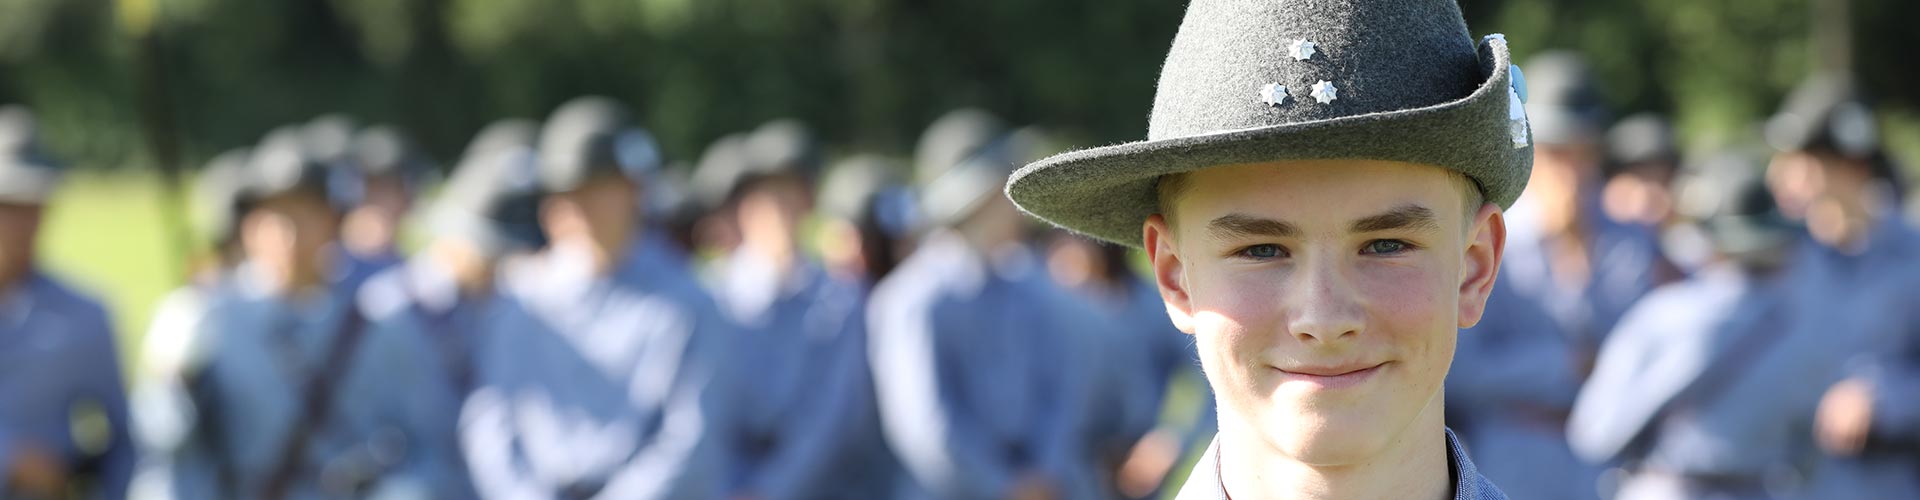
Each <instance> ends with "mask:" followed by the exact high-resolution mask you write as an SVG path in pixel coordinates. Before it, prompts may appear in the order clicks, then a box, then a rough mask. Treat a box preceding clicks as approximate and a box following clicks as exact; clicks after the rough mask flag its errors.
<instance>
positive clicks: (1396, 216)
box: [1349, 204, 1440, 233]
mask: <svg viewBox="0 0 1920 500" xmlns="http://www.w3.org/2000/svg"><path fill="white" fill-rule="evenodd" d="M1439 228H1440V223H1439V220H1438V219H1436V218H1435V217H1434V216H1433V210H1430V209H1428V208H1427V207H1423V206H1420V205H1413V204H1407V205H1401V206H1398V207H1394V208H1393V209H1392V210H1388V211H1386V212H1384V213H1381V214H1379V215H1373V216H1368V217H1366V218H1362V219H1360V220H1356V221H1353V227H1352V229H1349V231H1351V232H1355V233H1371V232H1375V231H1389V230H1394V229H1439Z"/></svg>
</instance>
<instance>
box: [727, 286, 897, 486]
mask: <svg viewBox="0 0 1920 500" xmlns="http://www.w3.org/2000/svg"><path fill="white" fill-rule="evenodd" d="M719 270H720V274H719V276H720V280H719V283H718V284H719V287H718V288H716V289H715V292H716V293H715V299H717V300H718V301H719V303H720V305H721V309H722V310H723V311H725V312H726V313H727V314H728V315H729V316H730V317H731V318H733V320H734V322H735V323H737V324H739V325H740V327H741V340H740V341H739V342H735V343H734V344H733V345H734V346H735V347H736V348H737V350H736V352H734V353H732V355H731V356H729V357H730V359H733V360H735V362H734V363H733V364H732V365H730V366H729V367H728V369H727V370H726V372H725V373H726V375H727V378H728V380H729V386H728V387H729V388H728V391H729V393H730V394H728V400H729V402H730V403H729V407H730V408H731V409H732V411H730V412H728V415H729V416H731V417H732V420H731V421H729V422H726V423H725V425H724V427H722V426H720V425H716V427H717V428H716V429H715V432H716V435H717V439H718V440H719V441H720V442H721V443H722V446H723V447H725V449H726V452H727V456H728V458H729V459H728V473H729V475H730V476H731V477H730V479H731V481H730V486H731V489H732V490H733V491H734V492H736V493H747V494H752V495H755V496H756V497H758V498H765V499H778V498H884V497H886V496H887V495H890V494H892V493H893V488H894V479H895V474H893V473H892V468H891V467H889V465H890V460H891V459H890V457H888V455H887V450H886V443H885V442H884V441H883V438H882V436H881V434H880V431H879V414H878V410H877V409H876V408H875V406H874V401H873V382H872V377H871V373H870V372H869V371H868V368H867V356H866V347H867V346H866V323H865V312H866V308H865V299H866V297H865V294H864V293H863V292H862V291H861V290H860V287H859V286H858V285H855V284H853V283H848V282H843V281H840V280H837V279H834V278H833V277H831V276H828V275H827V273H826V272H825V271H824V270H822V269H821V268H820V267H819V266H817V265H815V264H813V263H811V262H801V263H799V264H798V265H797V266H796V267H795V268H794V269H793V270H792V271H791V272H788V273H779V272H776V271H775V270H774V269H773V268H772V266H771V265H770V264H769V263H767V261H766V260H765V259H763V258H760V257H758V256H756V255H754V254H752V253H749V252H745V251H737V252H735V253H734V254H733V255H731V256H728V257H727V258H726V259H725V260H724V261H723V262H722V263H721V264H720V265H719Z"/></svg>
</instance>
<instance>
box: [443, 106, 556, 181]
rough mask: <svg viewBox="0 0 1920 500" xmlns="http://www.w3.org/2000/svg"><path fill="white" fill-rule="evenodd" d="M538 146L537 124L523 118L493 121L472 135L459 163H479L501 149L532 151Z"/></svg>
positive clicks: (456, 168)
mask: <svg viewBox="0 0 1920 500" xmlns="http://www.w3.org/2000/svg"><path fill="white" fill-rule="evenodd" d="M539 145H540V124H539V123H535V122H534V121H533V120H528V119H524V118H505V119H500V120H495V121H494V122H493V123H489V124H487V126H486V127H482V128H481V129H480V131H479V132H476V133H474V134H473V140H471V141H469V142H467V149H465V150H463V151H461V153H460V163H461V164H465V163H467V162H472V161H480V160H481V159H483V158H486V157H487V155H488V154H489V153H493V152H495V151H500V150H503V149H512V148H526V149H533V148H535V147H539ZM459 169H460V167H459V166H455V167H454V170H459Z"/></svg>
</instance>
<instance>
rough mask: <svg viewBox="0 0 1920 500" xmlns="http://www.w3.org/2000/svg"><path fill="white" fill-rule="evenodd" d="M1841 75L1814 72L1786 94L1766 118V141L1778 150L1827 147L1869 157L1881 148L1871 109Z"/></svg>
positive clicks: (1826, 148)
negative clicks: (1776, 109)
mask: <svg viewBox="0 0 1920 500" xmlns="http://www.w3.org/2000/svg"><path fill="white" fill-rule="evenodd" d="M1853 85H1854V84H1853V80H1852V79H1851V78H1848V77H1846V76H1843V75H1835V74H1817V75H1814V76H1812V77H1809V78H1807V80H1806V81H1804V82H1801V83H1800V86H1799V87H1796V88H1794V90H1793V93H1791V94H1789V95H1788V96H1787V101H1786V103H1785V104H1784V105H1782V106H1781V107H1780V112H1779V113H1778V114H1775V115H1773V117H1772V118H1770V119H1768V120H1767V124H1766V136H1767V143H1768V144H1771V145H1772V146H1773V147H1774V148H1775V149H1778V150H1781V151H1809V150H1827V151H1832V152H1835V153H1839V154H1840V155H1842V156H1846V157H1849V158H1855V159H1862V160H1864V159H1868V158H1871V157H1873V156H1874V154H1875V153H1877V152H1878V151H1879V150H1880V134H1879V131H1878V129H1877V127H1876V126H1875V125H1874V121H1873V111H1872V109H1871V108H1869V107H1868V106H1867V103H1866V102H1865V99H1864V98H1863V97H1862V96H1861V95H1860V93H1859V92H1858V90H1857V89H1855V88H1854V86H1853Z"/></svg>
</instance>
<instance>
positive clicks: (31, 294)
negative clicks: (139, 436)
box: [0, 270, 134, 498]
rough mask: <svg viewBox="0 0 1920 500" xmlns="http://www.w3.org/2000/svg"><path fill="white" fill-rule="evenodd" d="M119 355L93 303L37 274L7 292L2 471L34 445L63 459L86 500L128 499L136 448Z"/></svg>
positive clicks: (0, 339) (0, 381)
mask: <svg viewBox="0 0 1920 500" xmlns="http://www.w3.org/2000/svg"><path fill="white" fill-rule="evenodd" d="M118 357H119V352H118V351H117V350H115V348H114V337H113V328H112V324H111V323H110V322H109V321H108V319H107V313H106V310H105V309H103V308H102V307H101V306H100V304H99V303H98V302H95V301H94V300H93V299H91V298H87V297H85V296H83V295H80V294H79V293H77V292H75V291H73V290H71V289H69V288H67V287H66V286H64V285H62V284H60V283H59V282H56V281H54V280H53V278H51V277H49V276H47V275H45V274H41V273H39V272H37V271H32V270H29V271H28V272H27V274H26V275H24V276H23V279H22V280H21V281H20V282H18V283H17V284H15V285H13V286H11V287H9V288H0V471H11V470H13V469H12V468H13V464H14V460H15V459H16V458H18V455H17V454H18V453H19V452H20V449H21V448H24V447H27V446H33V447H37V448H39V449H41V450H43V451H45V452H48V453H52V454H54V455H55V457H56V458H58V459H64V461H65V466H66V467H67V470H68V474H69V475H70V479H73V480H76V481H80V482H81V483H82V484H79V485H77V486H79V489H77V490H76V491H80V492H83V493H84V494H85V495H86V496H85V497H83V498H122V497H125V496H126V492H127V482H128V480H129V478H130V477H131V475H132V473H133V462H134V445H133V442H132V441H131V439H132V436H131V435H130V434H128V424H127V403H126V394H125V392H124V391H123V389H122V388H121V385H120V377H121V372H120V363H119V362H118V361H117V360H118ZM76 424H78V425H76ZM89 425H97V426H103V427H104V428H95V429H84V428H81V427H82V426H89ZM101 431H104V433H105V435H99V433H100V432H101ZM90 433H91V434H93V435H92V436H90V437H89V436H87V435H88V434H90ZM88 441H93V442H88ZM0 498H12V492H8V491H0Z"/></svg>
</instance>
